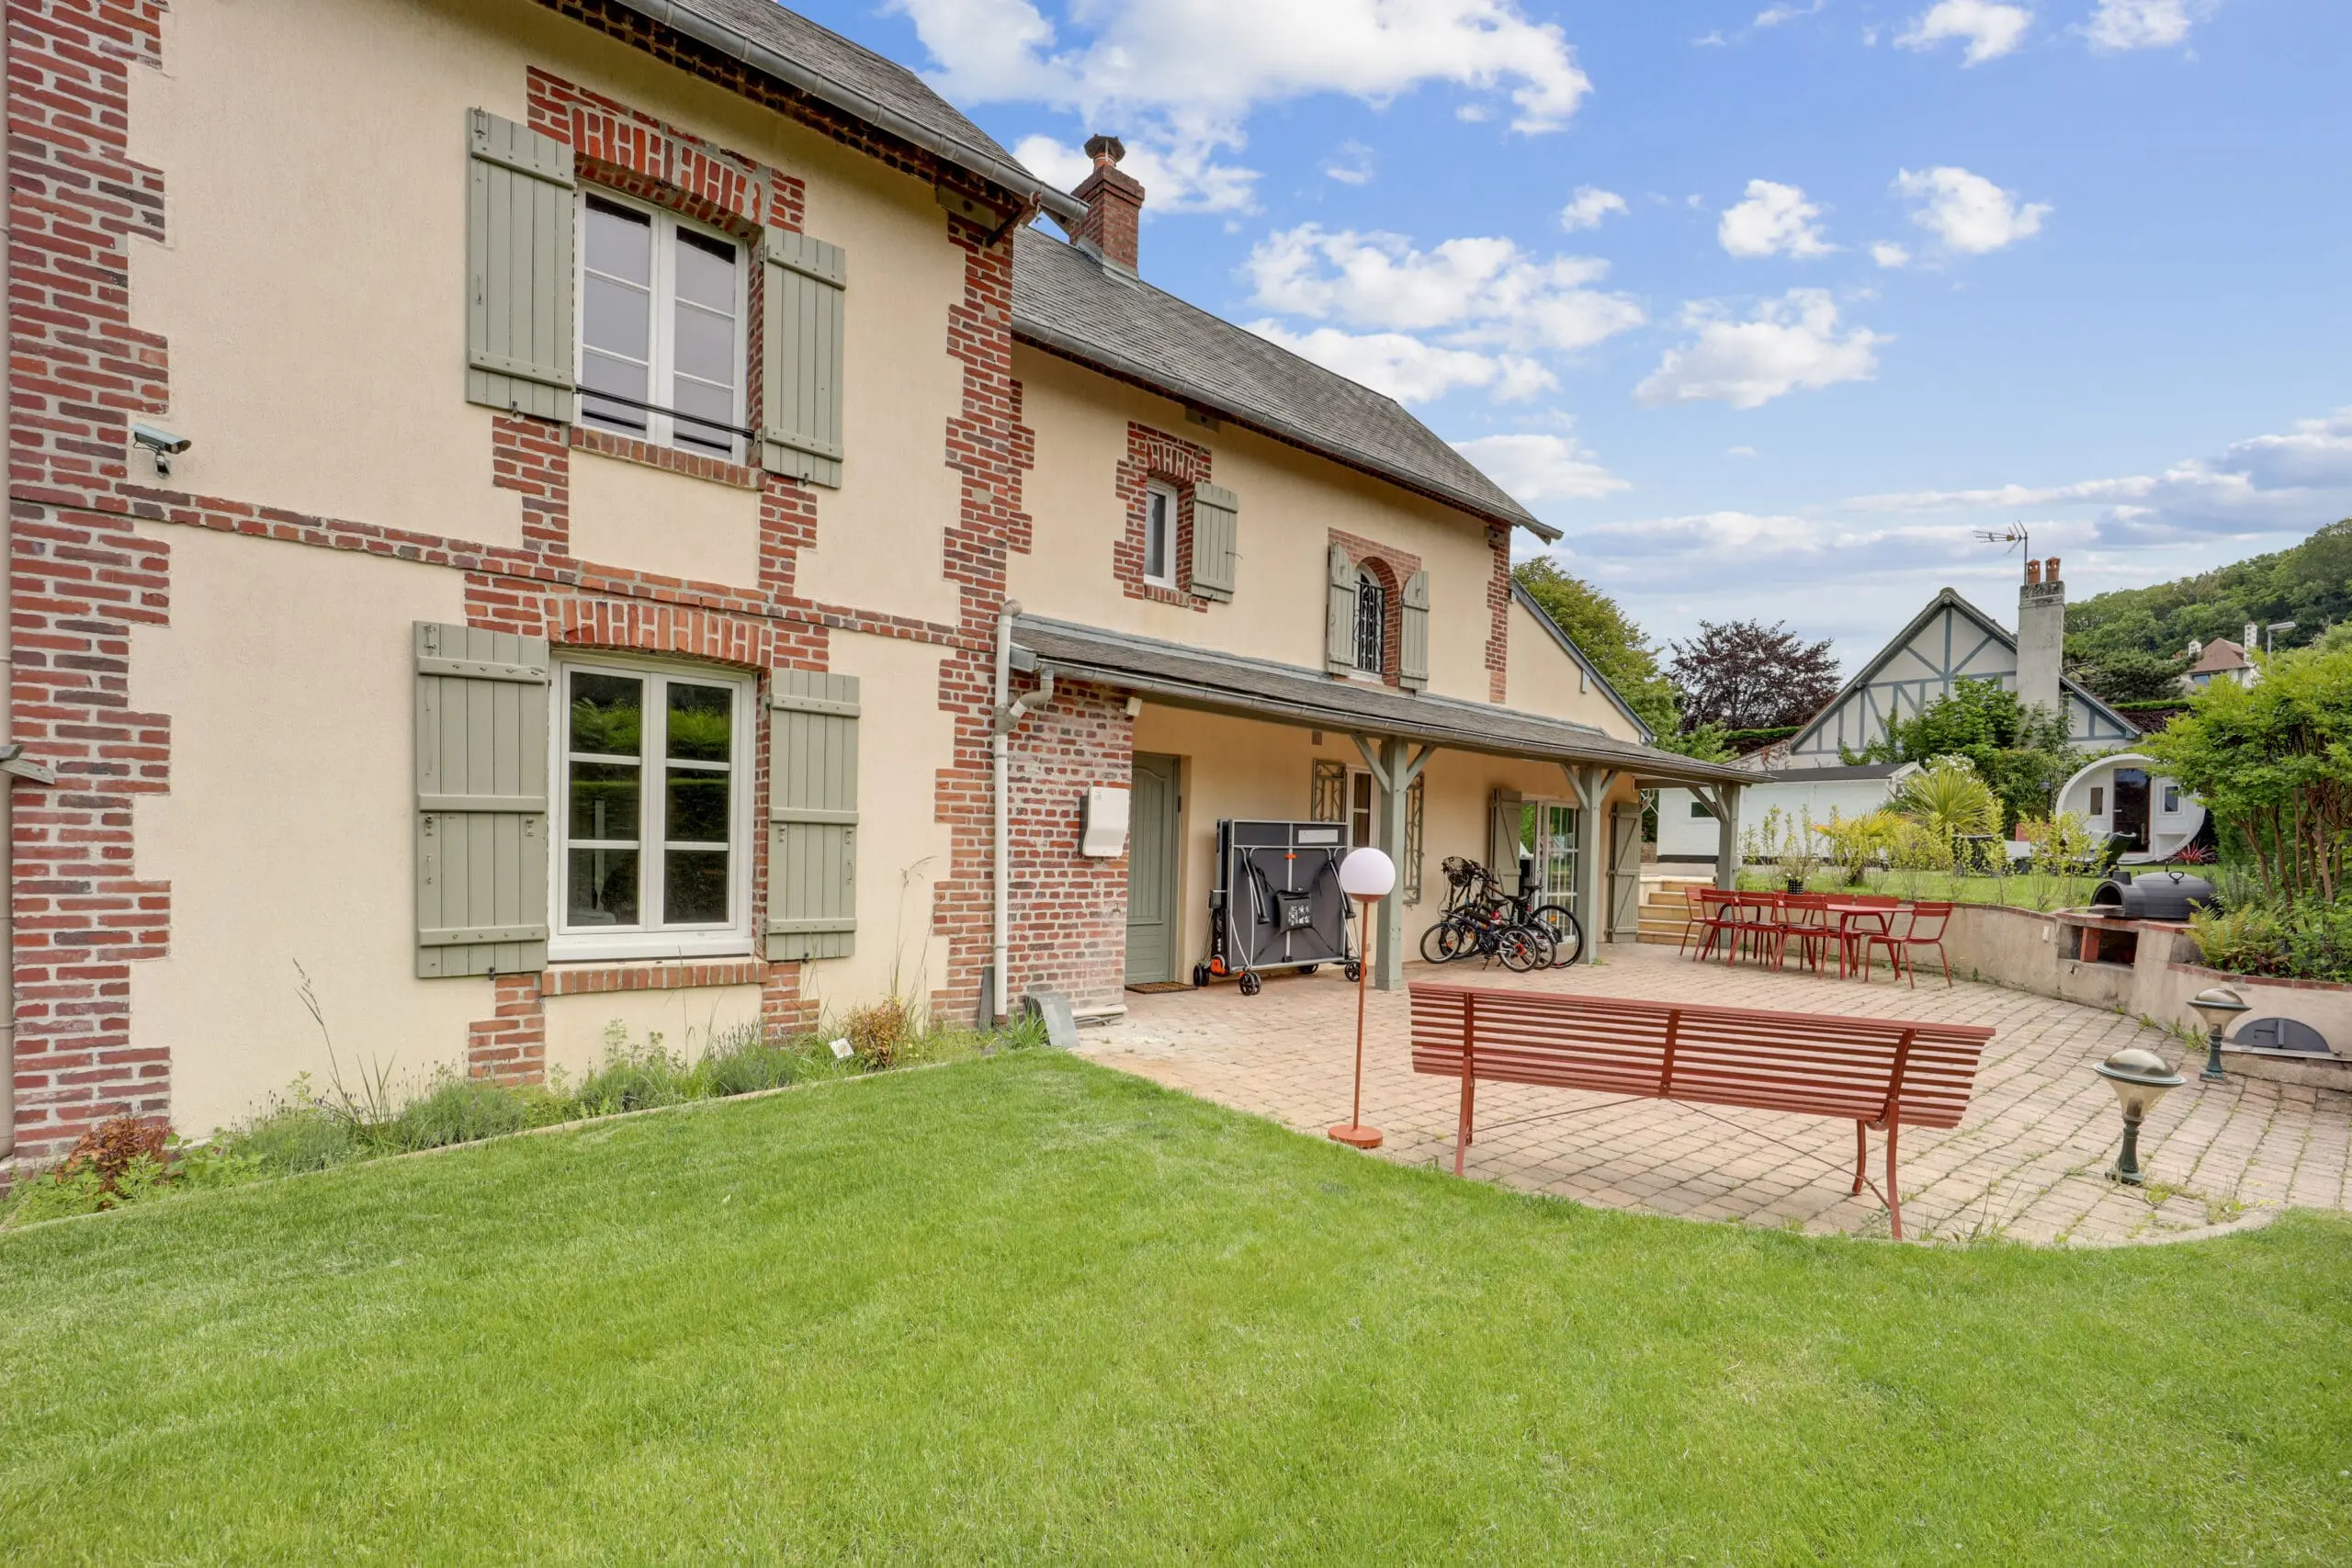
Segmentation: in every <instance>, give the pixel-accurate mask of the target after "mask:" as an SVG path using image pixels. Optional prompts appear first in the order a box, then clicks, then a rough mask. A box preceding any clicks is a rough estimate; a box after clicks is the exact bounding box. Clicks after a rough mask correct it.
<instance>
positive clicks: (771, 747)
mask: <svg viewBox="0 0 2352 1568" xmlns="http://www.w3.org/2000/svg"><path fill="white" fill-rule="evenodd" d="M768 707H769V710H770V711H769V714H768V929H767V955H768V959H769V961H770V962H771V963H790V962H796V961H800V960H805V959H810V958H847V957H848V956H849V955H850V953H852V952H854V950H855V947H854V944H855V941H856V936H855V933H856V931H857V716H858V703H857V677H856V676H854V675H820V674H819V673H817V672H816V671H809V670H782V671H777V672H776V676H775V685H774V686H773V688H772V689H771V690H770V692H769V694H768Z"/></svg>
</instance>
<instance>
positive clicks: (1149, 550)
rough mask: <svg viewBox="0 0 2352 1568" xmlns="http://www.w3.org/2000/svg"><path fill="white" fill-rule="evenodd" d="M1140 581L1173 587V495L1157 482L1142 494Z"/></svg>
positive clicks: (1174, 492)
mask: <svg viewBox="0 0 2352 1568" xmlns="http://www.w3.org/2000/svg"><path fill="white" fill-rule="evenodd" d="M1143 580H1144V581H1146V582H1148V583H1150V584H1151V585H1152V586H1153V587H1154V588H1173V587H1175V586H1176V491H1174V490H1173V489H1171V488H1170V487H1169V486H1167V485H1164V484H1160V483H1158V482H1156V481H1155V482H1153V483H1151V484H1148V485H1146V486H1145V487H1144V492H1143Z"/></svg>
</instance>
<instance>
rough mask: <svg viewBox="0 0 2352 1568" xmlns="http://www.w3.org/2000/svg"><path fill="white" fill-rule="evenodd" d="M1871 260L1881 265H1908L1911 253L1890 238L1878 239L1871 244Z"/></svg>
mask: <svg viewBox="0 0 2352 1568" xmlns="http://www.w3.org/2000/svg"><path fill="white" fill-rule="evenodd" d="M1871 260H1872V261H1874V262H1876V263H1878V265H1881V266H1883V267H1901V266H1909V265H1911V253H1910V252H1909V251H1906V250H1905V249H1904V248H1903V247H1902V246H1901V245H1898V244H1896V243H1894V241H1892V240H1880V241H1877V242H1875V243H1872V244H1871Z"/></svg>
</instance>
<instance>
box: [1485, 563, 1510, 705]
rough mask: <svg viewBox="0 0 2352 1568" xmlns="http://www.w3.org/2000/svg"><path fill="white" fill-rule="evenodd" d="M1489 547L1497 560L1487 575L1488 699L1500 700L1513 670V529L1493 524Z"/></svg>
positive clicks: (1492, 701) (1494, 701)
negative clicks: (1511, 588)
mask: <svg viewBox="0 0 2352 1568" xmlns="http://www.w3.org/2000/svg"><path fill="white" fill-rule="evenodd" d="M1487 553H1488V554H1489V555H1490V556H1491V557H1492V558H1493V561H1494V567H1493V570H1491V571H1489V572H1488V573H1487V701H1488V702H1490V703H1498V702H1501V701H1502V700H1503V697H1504V693H1505V691H1506V690H1507V677H1508V675H1509V674H1510V529H1508V528H1501V527H1497V526H1494V525H1488V526H1487Z"/></svg>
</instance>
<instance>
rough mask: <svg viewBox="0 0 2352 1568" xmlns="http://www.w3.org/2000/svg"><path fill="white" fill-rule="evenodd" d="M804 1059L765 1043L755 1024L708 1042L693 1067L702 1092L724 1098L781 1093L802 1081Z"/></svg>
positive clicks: (806, 1059)
mask: <svg viewBox="0 0 2352 1568" xmlns="http://www.w3.org/2000/svg"><path fill="white" fill-rule="evenodd" d="M809 1066H810V1061H809V1056H808V1055H806V1054H805V1053H804V1052H801V1051H796V1050H794V1049H793V1048H791V1047H790V1046H788V1045H781V1044H776V1043H773V1042H771V1041H769V1040H768V1039H767V1038H766V1036H765V1034H764V1033H763V1031H762V1030H761V1029H760V1027H759V1026H758V1025H757V1024H752V1025H747V1026H746V1027H744V1028H741V1029H738V1030H733V1031H729V1032H727V1033H723V1034H721V1035H720V1036H719V1037H718V1039H716V1040H714V1041H712V1042H711V1046H710V1049H709V1050H708V1051H707V1052H705V1053H704V1054H703V1058H702V1060H701V1061H700V1062H699V1063H697V1064H696V1065H695V1078H696V1080H697V1081H698V1082H699V1084H700V1086H701V1089H702V1092H703V1093H705V1094H708V1095H716V1096H719V1097H721V1098H724V1097H726V1096H728V1095H736V1094H756V1093H758V1092H759V1091H760V1090H762V1089H782V1088H783V1087H784V1086H785V1085H786V1084H788V1083H792V1082H794V1081H796V1080H797V1079H798V1078H801V1077H806V1076H807V1074H808V1071H809Z"/></svg>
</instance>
